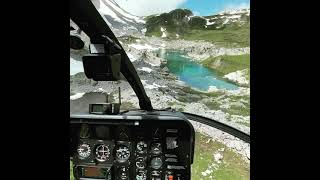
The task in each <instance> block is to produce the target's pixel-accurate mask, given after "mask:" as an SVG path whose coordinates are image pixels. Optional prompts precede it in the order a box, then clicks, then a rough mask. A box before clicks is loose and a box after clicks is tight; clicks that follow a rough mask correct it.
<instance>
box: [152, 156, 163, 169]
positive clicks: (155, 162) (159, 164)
mask: <svg viewBox="0 0 320 180" xmlns="http://www.w3.org/2000/svg"><path fill="white" fill-rule="evenodd" d="M151 167H152V168H153V169H160V168H161V167H162V159H161V158H160V157H154V158H153V159H152V160H151Z"/></svg>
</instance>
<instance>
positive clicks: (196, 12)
mask: <svg viewBox="0 0 320 180" xmlns="http://www.w3.org/2000/svg"><path fill="white" fill-rule="evenodd" d="M192 13H193V15H195V16H200V12H199V11H193V12H192Z"/></svg>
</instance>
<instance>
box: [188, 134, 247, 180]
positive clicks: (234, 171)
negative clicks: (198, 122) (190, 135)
mask: <svg viewBox="0 0 320 180" xmlns="http://www.w3.org/2000/svg"><path fill="white" fill-rule="evenodd" d="M209 139H210V137H208V136H205V135H202V134H200V133H196V141H195V142H196V146H195V157H194V160H195V161H194V163H193V165H192V178H191V179H192V180H197V179H210V178H209V177H210V176H212V177H213V179H219V180H248V179H250V178H249V172H250V166H249V164H247V163H245V162H244V161H243V160H242V159H241V157H240V156H239V155H238V154H236V153H234V152H233V151H231V150H230V149H228V148H226V147H225V146H224V145H223V144H221V143H219V142H217V141H210V142H209V143H207V142H208V140H209ZM220 148H224V149H225V150H224V152H221V154H222V155H223V160H222V163H221V164H218V163H217V162H215V160H214V158H213V153H214V152H215V151H217V150H218V149H220ZM212 163H215V164H218V165H219V166H218V168H217V169H216V170H214V171H213V172H212V173H211V174H210V175H207V176H206V177H204V176H202V174H201V172H204V171H205V170H206V169H208V166H209V165H210V164H212Z"/></svg>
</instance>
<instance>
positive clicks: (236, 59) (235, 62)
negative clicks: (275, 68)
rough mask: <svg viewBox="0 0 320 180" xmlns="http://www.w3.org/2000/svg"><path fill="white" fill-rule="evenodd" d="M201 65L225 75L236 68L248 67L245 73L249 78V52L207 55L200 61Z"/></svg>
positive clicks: (236, 69)
mask: <svg viewBox="0 0 320 180" xmlns="http://www.w3.org/2000/svg"><path fill="white" fill-rule="evenodd" d="M201 64H202V65H204V66H206V67H208V68H211V69H214V70H215V72H217V73H218V74H220V75H226V74H229V73H231V72H235V71H238V70H243V69H249V72H247V73H246V75H247V76H248V78H250V54H244V55H235V56H229V55H224V56H217V57H209V58H207V59H205V60H203V61H202V62H201Z"/></svg>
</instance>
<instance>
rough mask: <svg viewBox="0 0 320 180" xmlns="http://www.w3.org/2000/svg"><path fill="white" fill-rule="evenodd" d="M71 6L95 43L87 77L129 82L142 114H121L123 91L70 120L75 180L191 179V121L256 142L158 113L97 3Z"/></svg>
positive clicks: (76, 45) (77, 42)
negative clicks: (116, 100)
mask: <svg viewBox="0 0 320 180" xmlns="http://www.w3.org/2000/svg"><path fill="white" fill-rule="evenodd" d="M70 3H71V4H70V13H71V14H70V19H71V20H72V21H73V22H74V23H75V24H76V25H77V26H78V27H79V29H80V30H81V31H83V32H84V33H86V35H87V36H88V37H89V38H90V45H89V49H90V54H86V55H84V56H82V62H83V67H84V72H85V75H86V77H87V78H88V79H92V80H94V81H117V80H119V79H121V78H123V77H124V78H125V79H126V80H127V81H128V83H129V84H130V86H131V87H132V89H133V90H134V92H135V94H136V96H137V97H138V100H139V105H140V110H129V111H120V109H121V89H120V88H119V91H118V94H119V95H118V97H119V102H117V103H110V102H109V101H108V100H106V102H101V103H93V104H87V109H88V111H87V112H83V113H72V114H70V144H71V145H70V158H71V161H72V162H73V175H74V177H75V179H78V180H96V179H110V180H111V179H119V180H130V179H137V180H138V179H139V180H143V179H152V180H189V179H191V167H192V163H193V159H194V148H195V147H194V146H195V130H194V128H193V126H192V124H191V123H190V122H189V120H194V121H198V122H201V123H204V124H207V125H210V126H213V127H215V128H218V129H220V130H223V131H225V132H227V133H230V134H232V135H234V136H236V137H238V138H240V139H242V140H244V141H246V142H250V136H249V135H248V134H246V133H243V132H241V131H239V130H237V129H235V128H232V127H230V126H227V125H225V124H223V123H221V122H217V121H214V120H212V119H208V118H204V117H201V116H197V115H193V114H190V113H183V112H178V111H175V110H173V109H164V110H156V109H154V108H153V107H152V104H151V101H150V99H149V97H148V96H147V94H146V92H145V89H144V87H143V84H142V82H141V80H140V78H139V76H138V74H137V72H136V70H135V68H134V66H133V64H132V63H131V61H130V59H129V58H128V55H127V54H126V52H125V50H124V49H123V48H122V46H121V44H120V43H119V41H118V39H117V38H116V36H115V35H114V34H113V32H112V31H111V29H110V28H109V26H108V24H107V23H106V22H105V21H104V20H103V18H102V17H101V15H100V14H99V13H98V12H97V10H96V8H95V7H94V5H93V3H92V2H91V1H90V0H70ZM83 46H84V42H83V41H82V40H81V38H80V37H78V36H77V34H70V48H72V49H81V48H83ZM106 99H108V95H106Z"/></svg>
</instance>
